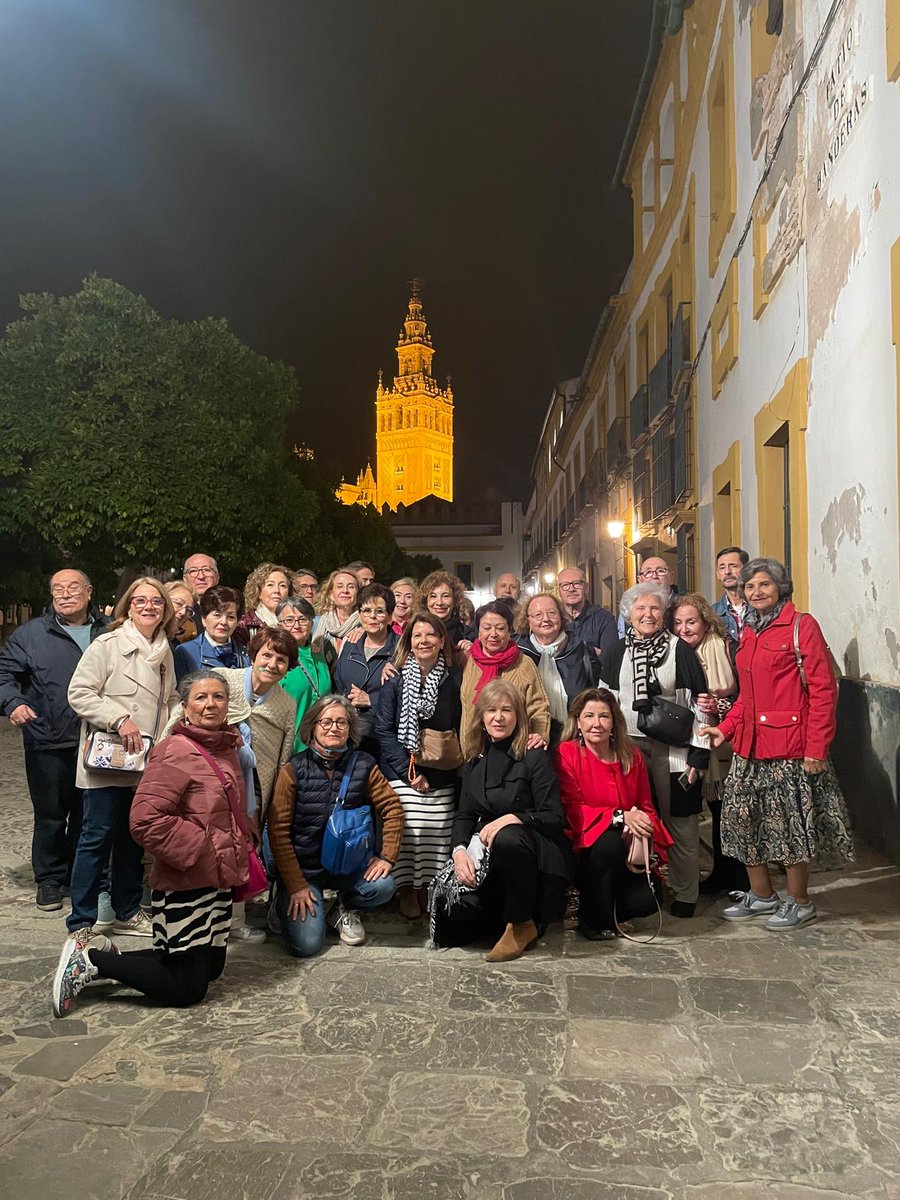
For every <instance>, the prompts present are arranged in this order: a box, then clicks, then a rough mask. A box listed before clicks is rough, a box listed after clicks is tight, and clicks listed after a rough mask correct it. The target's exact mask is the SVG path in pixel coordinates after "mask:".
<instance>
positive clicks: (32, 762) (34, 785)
mask: <svg viewBox="0 0 900 1200" xmlns="http://www.w3.org/2000/svg"><path fill="white" fill-rule="evenodd" d="M77 763H78V748H77V746H70V747H68V748H67V749H64V750H30V749H29V750H26V751H25V778H26V780H27V781H28V792H29V795H30V796H31V806H32V808H33V809H34V833H33V834H32V838H31V869H32V871H33V872H34V879H35V883H56V884H58V885H59V886H60V887H68V886H69V879H70V877H71V874H72V863H73V862H74V860H75V847H76V846H77V845H78V835H79V834H80V832H81V788H78V787H76V786H75V771H76V767H77Z"/></svg>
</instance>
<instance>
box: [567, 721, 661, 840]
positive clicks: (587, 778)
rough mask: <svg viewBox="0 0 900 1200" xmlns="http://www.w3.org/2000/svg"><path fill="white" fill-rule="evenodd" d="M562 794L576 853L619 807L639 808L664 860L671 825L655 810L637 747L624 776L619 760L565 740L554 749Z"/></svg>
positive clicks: (596, 835) (596, 834)
mask: <svg viewBox="0 0 900 1200" xmlns="http://www.w3.org/2000/svg"><path fill="white" fill-rule="evenodd" d="M556 774H557V776H558V778H559V795H560V799H561V800H562V805H563V811H564V812H565V815H566V833H567V835H568V836H569V838H570V839H571V842H572V849H573V850H574V851H575V853H576V854H577V853H578V852H579V851H581V850H586V849H587V848H588V846H592V845H593V844H594V842H596V840H597V838H598V837H600V835H601V834H602V833H605V832H606V830H607V829H608V828H609V826H610V824H611V823H612V817H613V813H614V812H615V810H616V809H617V808H621V809H624V810H625V811H626V812H627V811H628V810H629V809H631V808H639V809H640V810H641V811H642V812H645V813H646V814H647V816H648V817H649V818H650V819H651V820H652V822H653V848H654V849H655V850H656V852H657V853H658V854H659V856H660V859H661V861H662V862H665V860H666V853H665V851H666V847H667V846H671V845H672V839H671V837H670V836H669V833H668V830H667V829H666V827H665V826H664V825H663V823H662V822H661V821H660V819H659V817H658V816H657V815H656V809H655V808H654V807H653V800H652V799H651V797H650V780H649V778H648V776H647V768H646V766H645V765H644V756H643V755H642V754H641V752H640V750H637V749H636V750H635V752H634V758H633V759H632V762H631V770H630V771H629V772H628V774H627V775H626V774H625V772H624V771H623V770H622V767H621V766H620V764H619V763H617V762H616V763H605V762H601V761H600V759H599V758H597V757H596V755H594V754H591V752H590V750H585V748H584V747H583V746H582V745H581V743H580V742H578V741H573V742H561V743H560V744H559V746H558V747H557V749H556Z"/></svg>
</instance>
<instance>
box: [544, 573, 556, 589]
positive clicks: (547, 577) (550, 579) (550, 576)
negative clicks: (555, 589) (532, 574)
mask: <svg viewBox="0 0 900 1200" xmlns="http://www.w3.org/2000/svg"><path fill="white" fill-rule="evenodd" d="M555 578H556V576H555V575H554V574H553V572H552V571H546V572H545V573H544V583H546V584H547V586H548V587H549V586H550V584H551V583H552V582H553V580H554V579H555Z"/></svg>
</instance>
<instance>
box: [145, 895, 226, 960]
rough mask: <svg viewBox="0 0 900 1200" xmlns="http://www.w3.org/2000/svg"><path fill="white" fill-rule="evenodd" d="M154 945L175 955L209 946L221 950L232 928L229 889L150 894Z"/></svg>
mask: <svg viewBox="0 0 900 1200" xmlns="http://www.w3.org/2000/svg"><path fill="white" fill-rule="evenodd" d="M150 902H151V909H152V914H153V945H154V947H155V948H156V949H157V950H165V951H166V952H167V953H168V954H175V953H177V952H178V951H182V950H199V949H200V948H201V947H212V948H213V949H216V950H224V949H225V946H226V943H227V942H228V931H229V930H230V928H231V907H232V903H231V889H230V888H226V889H224V890H217V889H216V888H193V889H191V890H190V891H185V892H159V891H155V890H154V891H153V892H151V893H150Z"/></svg>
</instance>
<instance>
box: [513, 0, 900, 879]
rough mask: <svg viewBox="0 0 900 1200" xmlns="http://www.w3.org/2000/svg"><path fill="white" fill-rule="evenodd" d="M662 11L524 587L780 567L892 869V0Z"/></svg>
mask: <svg viewBox="0 0 900 1200" xmlns="http://www.w3.org/2000/svg"><path fill="white" fill-rule="evenodd" d="M657 8H658V9H660V10H661V15H660V14H658V20H659V21H661V22H662V26H661V27H657V28H656V29H655V31H654V40H653V42H652V44H651V48H650V55H651V56H652V57H651V65H654V64H655V69H654V70H653V74H652V82H651V84H650V86H649V88H647V89H645V91H644V92H643V93H642V94H641V95H640V96H639V97H638V98H637V101H636V106H635V115H634V120H633V123H632V126H631V127H630V129H629V132H628V136H627V138H626V145H625V147H624V148H623V156H622V159H621V161H620V167H619V170H618V172H617V177H618V178H619V180H620V181H621V182H622V183H624V184H625V185H626V186H628V187H629V188H630V190H631V193H632V197H633V205H634V229H633V238H634V249H633V260H632V263H631V266H630V268H629V271H628V273H627V275H626V278H625V280H624V282H623V285H622V289H621V292H620V293H619V294H618V295H617V296H614V297H612V298H611V299H610V302H609V305H608V307H607V309H606V310H605V312H604V313H603V314H602V317H601V316H600V314H598V317H600V320H599V324H598V329H597V333H596V335H595V337H594V340H593V343H592V345H591V346H590V347H589V349H588V352H587V358H586V362H585V365H584V368H583V371H582V374H581V376H580V377H579V378H578V379H577V380H573V381H569V383H568V384H564V385H560V387H558V388H557V389H556V390H555V392H554V395H553V397H552V398H551V403H550V406H549V408H548V412H547V417H546V419H545V423H544V428H543V431H542V434H541V440H540V444H539V447H538V449H537V451H536V453H535V459H534V466H533V472H532V473H533V476H534V490H533V495H532V497H531V501H530V503H529V505H528V509H527V512H526V538H525V547H524V557H525V560H526V562H525V566H526V568H527V570H526V575H527V579H528V582H529V585H530V586H531V587H532V588H534V587H536V586H538V584H539V583H540V582H542V581H543V580H544V579H545V578H553V577H555V575H556V573H557V572H558V571H559V570H560V569H561V568H562V567H563V566H574V565H579V566H582V567H584V568H585V570H586V571H587V572H588V574H589V577H590V579H591V585H592V590H593V593H594V599H595V600H597V601H598V602H600V603H604V604H607V605H614V604H615V603H616V602H617V600H618V598H619V596H621V591H622V589H623V588H624V587H625V586H626V585H627V584H628V583H630V582H632V581H633V579H634V572H635V566H636V563H637V561H638V559H639V558H640V557H641V556H642V555H643V554H646V553H660V552H661V553H664V554H666V555H667V556H669V557H670V558H671V561H672V563H673V566H674V567H675V568H676V570H677V573H678V578H679V585H680V587H681V588H682V589H688V588H698V589H699V590H701V591H703V592H704V594H706V595H707V596H709V597H711V598H713V597H715V596H716V594H717V588H716V581H715V551H716V549H717V548H719V547H721V546H726V545H730V544H740V545H743V546H744V547H745V548H746V549H747V550H748V551H749V552H750V553H751V554H757V553H761V554H767V555H772V556H774V557H776V558H779V559H782V560H784V561H788V562H789V565H790V568H791V571H792V574H793V578H794V581H795V600H796V602H797V604H798V606H799V607H800V608H801V609H809V610H810V611H811V612H813V613H814V614H815V616H816V617H817V619H818V620H819V621H820V623H821V625H822V627H823V629H824V632H825V635H826V637H827V639H828V642H829V645H830V646H831V649H832V652H833V654H834V656H835V659H836V669H838V670H840V672H841V674H842V679H841V685H840V697H841V699H840V709H839V726H840V728H839V735H838V739H837V741H836V743H835V746H834V757H835V761H836V764H837V766H838V770H839V773H840V774H841V777H842V782H843V783H844V786H845V789H846V790H847V792H848V796H849V798H850V800H851V805H852V808H853V811H854V814H855V819H856V823H857V826H858V827H859V829H860V831H861V832H862V833H863V834H864V835H865V836H866V837H867V838H868V839H869V840H870V841H871V842H873V843H874V844H876V845H878V846H879V847H881V848H882V849H884V850H886V851H887V852H888V853H889V854H890V855H891V857H893V858H894V859H895V860H897V861H900V814H898V807H897V797H898V778H897V776H898V749H897V748H898V741H900V565H898V564H900V527H898V491H900V438H898V424H900V408H898V395H900V388H898V374H900V0H694V2H693V3H685V2H684V0H670V2H669V5H668V11H667V12H665V11H664V10H665V6H657ZM620 526H621V535H620V536H616V537H615V538H614V537H611V536H610V529H612V532H613V533H614V534H616V535H619V527H620Z"/></svg>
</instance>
